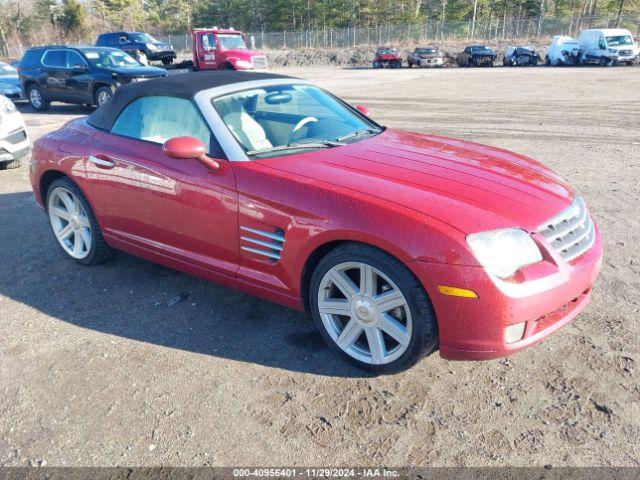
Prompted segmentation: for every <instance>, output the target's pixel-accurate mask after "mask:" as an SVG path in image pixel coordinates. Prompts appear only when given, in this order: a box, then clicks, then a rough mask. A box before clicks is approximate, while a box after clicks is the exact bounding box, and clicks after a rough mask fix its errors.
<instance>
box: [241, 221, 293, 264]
mask: <svg viewBox="0 0 640 480" xmlns="http://www.w3.org/2000/svg"><path fill="white" fill-rule="evenodd" d="M240 229H241V230H242V231H243V233H242V234H241V235H240V240H241V241H242V242H244V243H245V245H242V246H241V247H240V248H242V250H244V251H246V252H251V253H255V254H256V255H262V256H264V257H268V258H270V259H272V260H276V261H277V260H280V252H282V249H283V248H284V232H283V231H282V230H281V229H276V230H275V231H274V232H267V231H265V230H258V229H257V228H250V227H240ZM256 237H257V238H256Z"/></svg>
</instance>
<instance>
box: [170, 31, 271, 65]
mask: <svg viewBox="0 0 640 480" xmlns="http://www.w3.org/2000/svg"><path fill="white" fill-rule="evenodd" d="M191 50H192V52H193V60H191V61H189V62H182V63H180V64H177V65H175V68H178V69H182V68H192V69H193V70H263V69H265V68H267V57H266V56H265V54H264V53H262V52H257V51H254V50H251V49H249V48H247V45H246V43H245V34H244V33H243V32H240V31H238V30H235V29H233V28H218V27H212V28H195V29H193V31H192V32H191Z"/></svg>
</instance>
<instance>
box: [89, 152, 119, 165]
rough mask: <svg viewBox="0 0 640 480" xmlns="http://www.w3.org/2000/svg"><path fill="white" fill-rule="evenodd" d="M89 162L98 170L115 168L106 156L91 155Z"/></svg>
mask: <svg viewBox="0 0 640 480" xmlns="http://www.w3.org/2000/svg"><path fill="white" fill-rule="evenodd" d="M89 161H90V162H91V163H93V164H94V165H95V166H96V167H98V168H104V169H110V168H113V167H115V166H116V164H115V163H113V160H111V159H110V158H109V157H107V156H106V155H102V154H101V153H99V154H97V155H91V156H90V157H89Z"/></svg>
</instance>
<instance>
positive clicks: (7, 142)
mask: <svg viewBox="0 0 640 480" xmlns="http://www.w3.org/2000/svg"><path fill="white" fill-rule="evenodd" d="M30 150H31V143H30V142H29V137H28V136H27V132H26V130H25V129H24V128H19V129H17V130H15V131H12V132H10V133H8V134H5V135H1V136H0V162H3V163H4V162H12V161H14V160H18V159H20V158H22V157H24V156H25V155H27V154H28V153H29V151H30Z"/></svg>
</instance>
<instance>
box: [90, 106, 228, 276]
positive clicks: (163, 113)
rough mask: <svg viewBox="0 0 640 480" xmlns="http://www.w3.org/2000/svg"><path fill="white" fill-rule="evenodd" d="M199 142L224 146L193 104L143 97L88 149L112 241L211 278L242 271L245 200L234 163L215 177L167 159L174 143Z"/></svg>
mask: <svg viewBox="0 0 640 480" xmlns="http://www.w3.org/2000/svg"><path fill="white" fill-rule="evenodd" d="M179 136H193V137H196V138H199V139H201V140H202V141H203V142H205V144H209V145H211V147H210V151H211V153H210V155H211V156H213V157H220V156H222V154H220V153H216V152H219V151H220V150H219V147H218V146H217V143H216V141H215V138H214V137H213V135H212V133H211V131H210V130H209V127H208V125H207V124H206V122H205V120H204V119H203V118H202V116H201V115H200V112H199V110H198V109H197V107H196V106H195V104H194V103H193V102H192V101H191V100H187V99H183V98H176V97H170V96H148V97H142V98H139V99H137V100H135V101H133V102H132V103H131V104H129V105H128V106H127V107H126V108H125V109H124V110H123V111H122V113H121V114H120V116H119V117H118V119H117V120H116V122H115V123H114V125H113V127H112V129H111V131H110V132H101V133H98V134H97V135H95V137H94V141H93V142H92V144H91V146H89V147H88V151H87V155H88V157H89V158H88V160H87V163H86V169H87V172H88V174H87V177H89V178H90V179H91V180H90V181H91V197H92V202H93V203H94V205H95V209H96V211H98V212H99V213H100V216H101V221H102V223H103V230H104V233H105V236H107V237H109V238H111V239H112V240H115V242H114V243H118V242H119V243H120V244H121V245H122V244H124V245H128V246H132V247H134V248H137V249H138V251H140V249H142V250H143V251H151V252H153V253H156V254H160V255H163V256H165V257H166V256H168V257H170V258H172V259H175V260H177V261H179V262H181V263H183V264H184V263H188V264H191V265H194V266H196V267H198V268H201V269H205V270H207V271H214V272H218V273H224V274H228V275H235V274H236V272H237V268H238V256H239V253H238V252H239V250H238V248H239V247H238V243H239V239H238V194H237V191H236V184H235V177H234V173H233V170H232V168H231V164H230V162H228V161H224V160H221V161H220V162H219V163H220V165H221V166H220V169H219V170H215V171H214V170H211V169H210V168H209V167H207V166H205V165H204V164H203V163H202V162H200V161H199V160H197V159H188V160H178V159H173V158H170V157H168V156H167V155H165V154H164V152H163V150H162V144H163V142H164V141H166V140H168V139H169V138H173V137H179Z"/></svg>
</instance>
